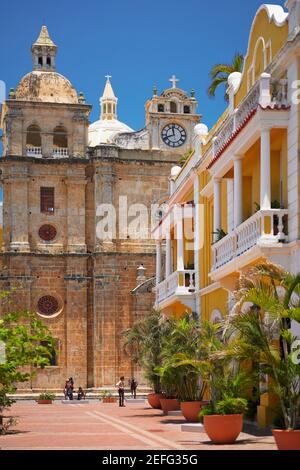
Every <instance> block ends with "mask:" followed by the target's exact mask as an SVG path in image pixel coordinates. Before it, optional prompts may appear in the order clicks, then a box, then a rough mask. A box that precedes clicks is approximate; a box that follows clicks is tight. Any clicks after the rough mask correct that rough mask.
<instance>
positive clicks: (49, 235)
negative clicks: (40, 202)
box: [39, 225, 57, 242]
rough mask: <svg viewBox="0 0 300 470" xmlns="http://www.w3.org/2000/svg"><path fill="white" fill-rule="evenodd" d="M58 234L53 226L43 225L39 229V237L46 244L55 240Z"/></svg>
mask: <svg viewBox="0 0 300 470" xmlns="http://www.w3.org/2000/svg"><path fill="white" fill-rule="evenodd" d="M56 234H57V232H56V228H55V227H53V225H42V226H41V227H40V229H39V237H40V238H41V239H42V240H45V241H46V242H50V241H51V240H54V238H55V237H56Z"/></svg>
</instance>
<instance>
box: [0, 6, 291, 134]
mask: <svg viewBox="0 0 300 470" xmlns="http://www.w3.org/2000/svg"><path fill="white" fill-rule="evenodd" d="M261 3H262V2H261V1H260V0H246V1H241V0H226V1H225V0H214V1H211V2H209V1H201V0H185V1H179V0H151V1H148V0H147V1H145V0H139V1H138V0H107V1H103V0H85V1H79V0H73V1H70V0H68V1H66V0H59V1H58V0H51V1H48V0H44V1H43V2H41V0H39V1H38V0H28V1H27V2H24V1H22V2H21V1H20V0H16V1H14V2H13V4H11V3H10V2H5V3H4V2H3V4H2V6H1V20H2V21H1V30H0V38H1V43H0V44H1V45H2V47H1V63H0V80H4V81H5V82H6V84H7V89H9V87H15V86H16V85H17V83H18V81H19V79H20V78H21V77H22V76H23V75H25V74H26V73H27V72H28V71H30V70H31V55H30V46H31V44H32V42H33V41H34V40H35V39H36V38H37V36H38V33H39V31H40V28H41V25H42V24H43V23H45V24H46V25H47V26H48V29H49V32H50V35H51V36H52V39H53V40H54V42H55V43H56V44H57V45H58V46H59V51H58V57H57V70H58V71H59V72H60V73H62V74H63V75H65V76H67V77H68V78H69V79H70V80H71V81H72V83H73V84H74V86H75V88H76V89H77V91H83V92H84V93H85V95H86V98H87V101H88V102H89V103H90V104H92V105H93V111H92V116H91V120H92V121H94V120H96V119H97V118H98V115H99V103H98V100H99V96H100V95H101V93H102V91H103V87H104V81H105V78H104V75H106V74H107V73H109V74H110V75H112V77H113V78H112V83H113V87H114V90H115V93H116V95H117V96H118V98H119V108H118V114H119V119H120V120H122V121H124V122H126V123H127V124H128V125H130V126H131V127H133V128H134V129H136V130H137V129H140V128H142V127H143V126H144V104H145V102H146V100H147V99H148V98H149V97H151V96H152V90H153V85H154V84H156V85H157V87H158V90H159V91H162V90H163V89H164V88H167V87H168V86H169V85H170V84H169V82H168V79H169V78H170V76H171V75H172V74H173V73H175V74H176V75H177V76H178V78H180V83H179V85H178V86H180V87H181V88H183V89H184V90H186V91H190V90H191V89H192V88H194V89H195V90H196V97H197V99H198V101H199V112H200V113H201V114H202V115H203V119H202V120H203V122H205V123H206V124H207V125H208V126H209V127H210V126H211V125H212V124H213V123H214V121H215V120H216V119H217V117H218V116H219V114H220V113H221V112H222V110H223V109H224V106H225V105H224V100H223V91H222V92H220V93H219V94H218V96H217V98H216V99H215V100H211V99H209V98H208V96H207V87H208V85H209V70H210V68H211V67H212V66H213V65H214V64H215V63H218V62H226V61H230V60H231V58H232V56H233V55H234V53H235V52H236V51H241V52H243V53H245V52H246V49H247V42H248V35H249V30H250V26H251V23H252V20H253V17H254V15H255V12H256V10H257V9H258V7H259V6H260V5H261ZM277 3H280V4H281V5H283V3H284V2H283V1H281V2H280V1H279V2H277Z"/></svg>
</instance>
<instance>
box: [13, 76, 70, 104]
mask: <svg viewBox="0 0 300 470" xmlns="http://www.w3.org/2000/svg"><path fill="white" fill-rule="evenodd" d="M16 99H17V100H26V101H41V102H45V103H64V104H77V103H78V96H77V93H76V90H75V88H74V87H73V85H72V84H71V82H70V81H69V80H68V79H67V78H65V77H64V76H63V75H60V74H59V73H57V72H48V71H42V70H34V71H33V72H30V73H28V74H27V75H25V77H23V78H22V79H21V81H20V83H19V85H18V86H17V89H16Z"/></svg>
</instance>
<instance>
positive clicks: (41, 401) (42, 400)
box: [37, 392, 55, 405]
mask: <svg viewBox="0 0 300 470" xmlns="http://www.w3.org/2000/svg"><path fill="white" fill-rule="evenodd" d="M53 400H55V395H54V393H49V392H44V393H41V394H40V395H39V398H38V400H37V403H38V405H52V402H53Z"/></svg>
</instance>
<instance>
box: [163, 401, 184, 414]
mask: <svg viewBox="0 0 300 470" xmlns="http://www.w3.org/2000/svg"><path fill="white" fill-rule="evenodd" d="M160 404H161V409H162V410H163V412H164V414H168V412H169V411H179V410H180V403H179V401H178V400H177V398H161V399H160Z"/></svg>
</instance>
